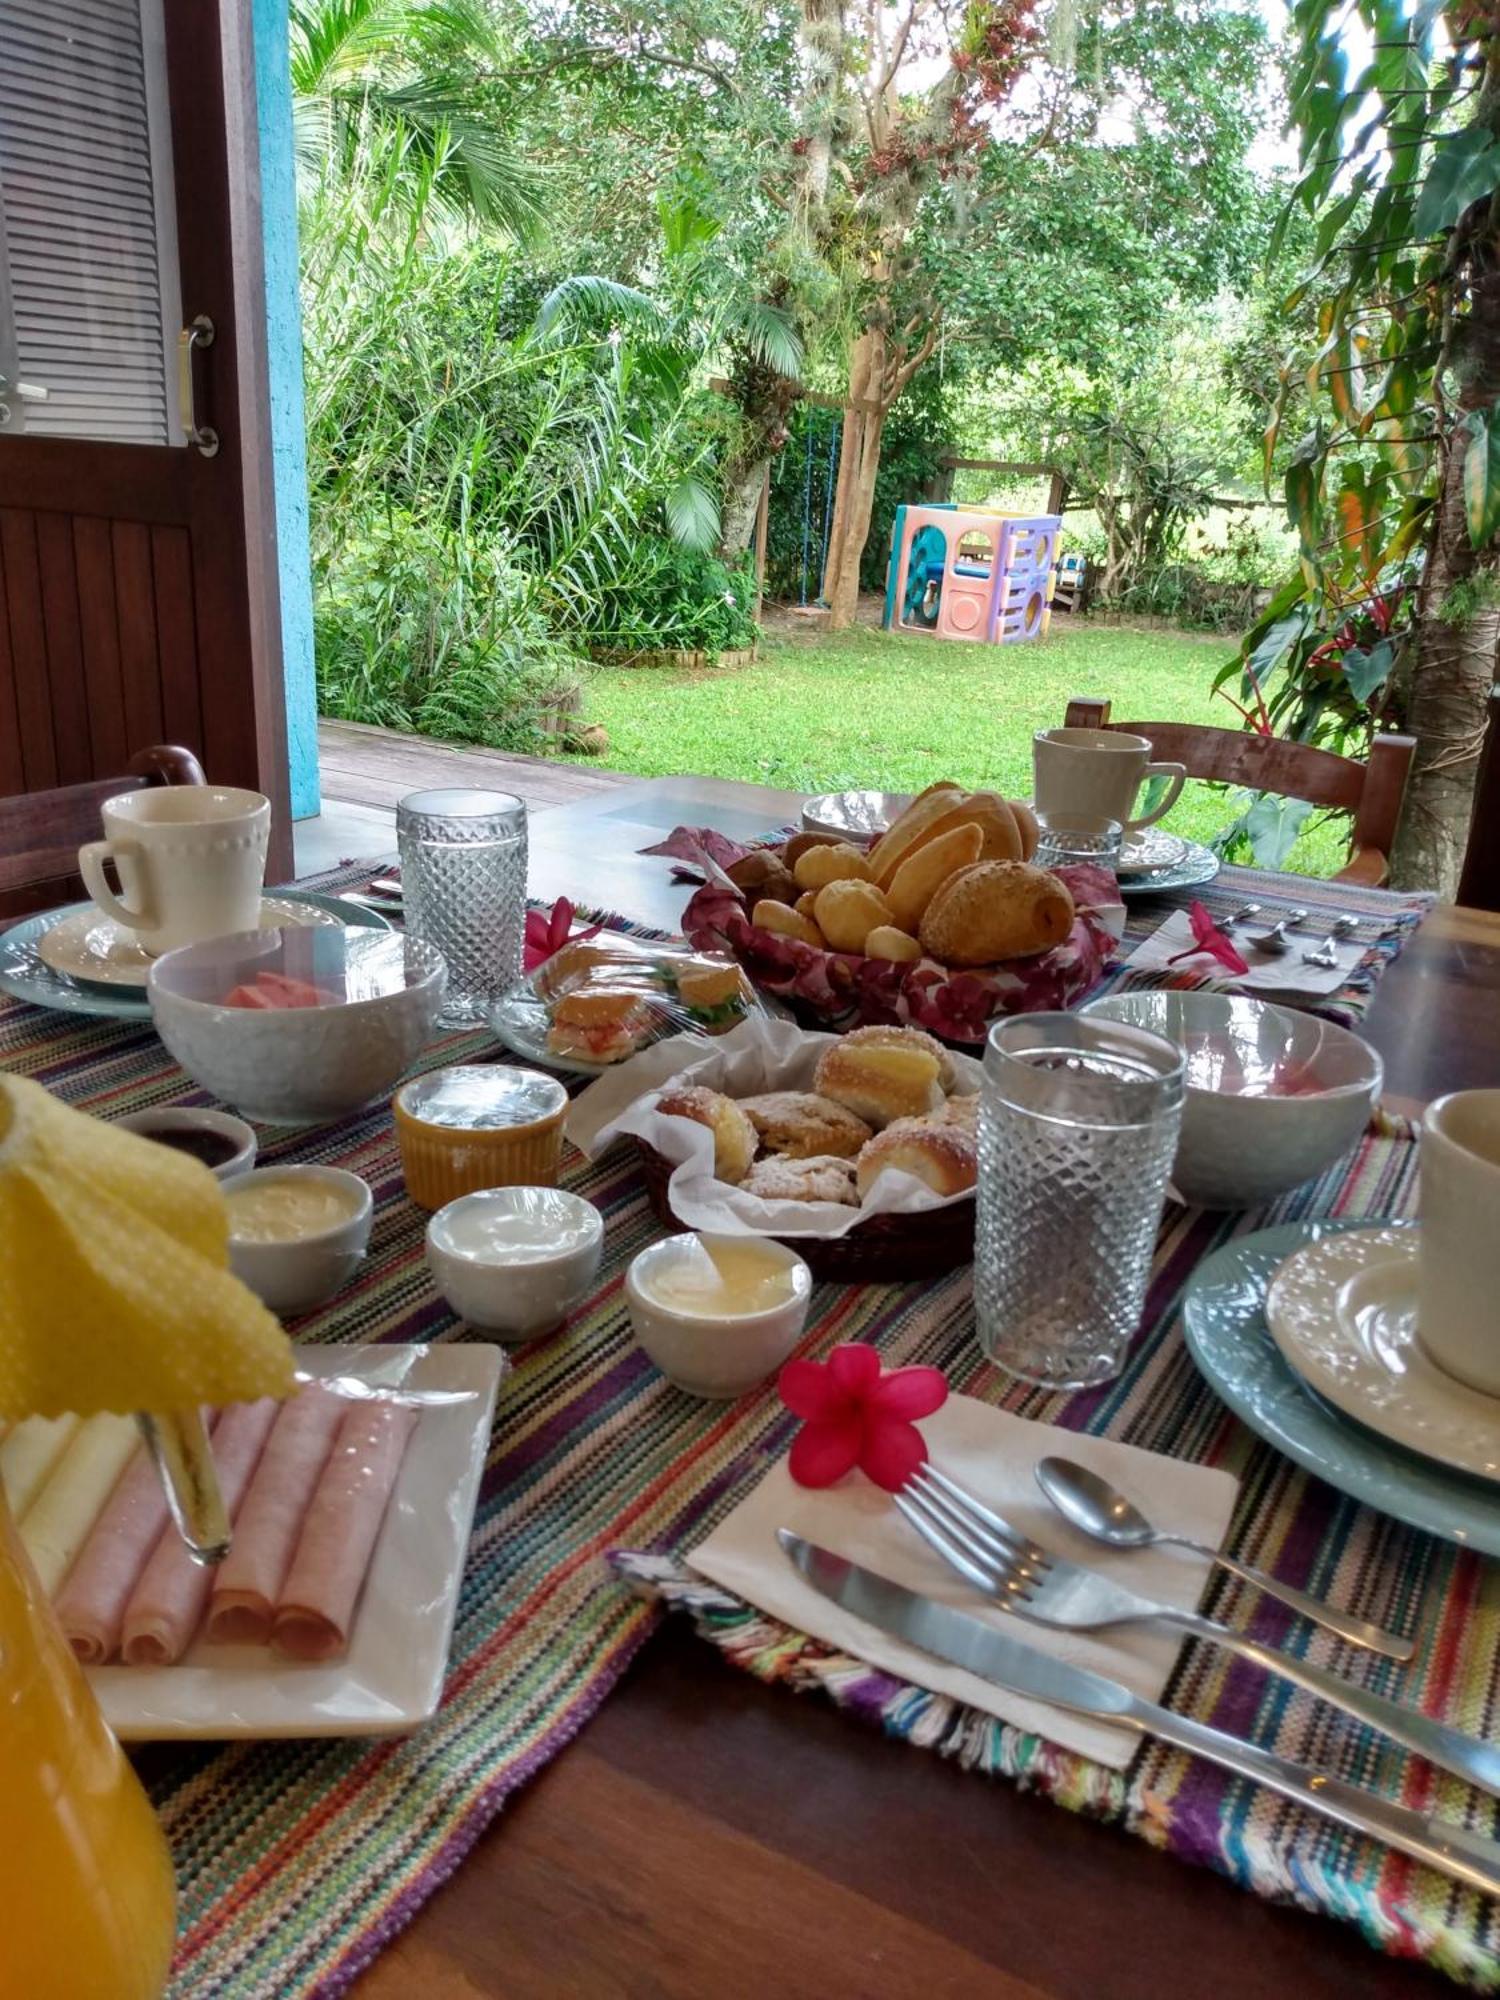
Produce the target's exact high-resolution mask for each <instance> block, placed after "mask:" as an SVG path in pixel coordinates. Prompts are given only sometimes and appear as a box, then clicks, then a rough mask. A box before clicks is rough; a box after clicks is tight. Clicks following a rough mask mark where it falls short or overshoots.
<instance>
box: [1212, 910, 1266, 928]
mask: <svg viewBox="0 0 1500 2000" xmlns="http://www.w3.org/2000/svg"><path fill="white" fill-rule="evenodd" d="M1259 915H1260V904H1259V903H1242V904H1241V905H1240V907H1239V908H1238V909H1237V910H1236V911H1235V912H1234V914H1233V916H1229V917H1225V918H1224V920H1223V922H1222V923H1220V924H1218V925H1216V926H1215V928H1216V929H1218V930H1221V931H1225V932H1228V931H1230V930H1232V929H1233V928H1234V926H1235V925H1236V924H1248V923H1249V921H1250V919H1251V918H1252V917H1258V916H1259Z"/></svg>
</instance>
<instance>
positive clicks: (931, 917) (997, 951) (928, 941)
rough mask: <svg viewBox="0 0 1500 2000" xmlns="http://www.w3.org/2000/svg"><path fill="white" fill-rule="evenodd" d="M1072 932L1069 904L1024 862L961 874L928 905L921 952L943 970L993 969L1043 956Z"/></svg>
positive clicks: (1043, 873)
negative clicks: (1015, 960) (1014, 960)
mask: <svg viewBox="0 0 1500 2000" xmlns="http://www.w3.org/2000/svg"><path fill="white" fill-rule="evenodd" d="M1072 928H1073V898H1072V897H1071V896H1070V895H1069V894H1068V891H1067V889H1066V887H1065V886H1064V885H1063V884H1062V883H1061V882H1059V881H1058V879H1057V877H1056V876H1055V875H1052V874H1049V873H1048V871H1047V870H1046V869H1045V868H1033V867H1032V866H1031V864H1030V863H1029V862H1025V861H977V862H975V864H974V865H973V867H972V868H961V869H960V870H959V872H958V873H957V874H956V875H951V876H949V878H948V880H947V881H946V882H945V883H944V884H943V886H942V888H941V889H939V890H938V892H937V894H936V895H935V896H934V897H933V899H932V901H931V902H930V903H929V904H928V905H927V914H926V915H925V916H924V917H923V919H922V928H921V932H920V936H921V940H922V946H923V949H924V950H926V951H929V952H931V954H932V956H933V957H934V958H936V959H938V960H940V961H941V963H942V964H944V965H955V966H967V965H994V964H996V963H997V962H998V961H999V960H1001V959H1006V958H1026V957H1028V956H1029V955H1030V954H1031V953H1032V952H1038V951H1047V950H1049V949H1050V948H1051V946H1053V945H1055V944H1061V942H1062V940H1063V939H1064V938H1065V937H1066V936H1067V935H1068V932H1069V931H1070V930H1071V929H1072Z"/></svg>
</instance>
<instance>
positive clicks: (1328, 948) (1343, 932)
mask: <svg viewBox="0 0 1500 2000" xmlns="http://www.w3.org/2000/svg"><path fill="white" fill-rule="evenodd" d="M1358 929H1359V918H1358V917H1335V918H1334V920H1333V922H1332V923H1331V924H1330V925H1329V926H1328V935H1327V937H1326V938H1324V940H1323V942H1322V943H1321V944H1320V945H1319V946H1318V947H1317V949H1316V950H1315V951H1305V952H1303V954H1302V963H1303V964H1304V965H1321V966H1322V967H1323V968H1324V970H1325V971H1329V972H1331V971H1332V970H1333V968H1334V966H1336V965H1337V964H1338V962H1339V955H1338V953H1337V952H1336V951H1335V950H1334V946H1335V945H1336V944H1337V943H1338V941H1339V939H1340V938H1341V937H1348V936H1349V935H1350V933H1351V932H1353V931H1357V930H1358Z"/></svg>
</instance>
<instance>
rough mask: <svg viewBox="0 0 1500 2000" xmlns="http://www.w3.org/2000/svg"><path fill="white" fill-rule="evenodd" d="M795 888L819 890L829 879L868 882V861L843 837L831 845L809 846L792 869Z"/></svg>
mask: <svg viewBox="0 0 1500 2000" xmlns="http://www.w3.org/2000/svg"><path fill="white" fill-rule="evenodd" d="M792 873H793V875H794V876H795V877H796V879H797V887H798V888H799V889H822V888H824V887H825V886H826V885H827V884H828V883H829V882H868V881H869V879H870V864H869V862H868V861H866V859H865V857H864V855H863V854H862V853H861V852H860V850H859V849H858V848H857V847H853V846H851V845H850V843H849V842H848V841H847V840H840V841H836V842H835V843H834V844H833V846H832V847H809V848H808V850H807V852H806V853H805V854H799V855H798V857H797V865H796V867H795V868H793V870H792Z"/></svg>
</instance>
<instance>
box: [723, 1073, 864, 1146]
mask: <svg viewBox="0 0 1500 2000" xmlns="http://www.w3.org/2000/svg"><path fill="white" fill-rule="evenodd" d="M737 1102H738V1104H739V1107H740V1109H741V1111H743V1112H744V1114H745V1116H746V1117H747V1118H748V1119H749V1120H750V1123H751V1124H752V1125H753V1126H754V1127H755V1129H756V1132H757V1133H758V1134H759V1136H760V1142H761V1144H762V1145H763V1146H764V1147H765V1149H766V1151H767V1152H770V1153H779V1154H780V1155H781V1156H782V1157H783V1158H784V1159H788V1160H812V1159H817V1158H818V1157H819V1156H824V1157H826V1156H829V1155H832V1156H833V1157H834V1158H836V1159H843V1160H852V1159H853V1158H854V1155H855V1154H856V1153H857V1152H858V1151H859V1149H860V1147H861V1146H862V1145H863V1144H864V1143H865V1141H866V1139H868V1138H869V1136H870V1128H869V1126H868V1125H867V1124H866V1123H865V1121H864V1120H863V1118H856V1117H855V1115H854V1113H853V1112H852V1111H846V1110H845V1109H844V1107H843V1105H842V1104H835V1103H834V1101H833V1099H832V1098H831V1097H819V1096H818V1095H817V1094H816V1092H814V1091H811V1090H767V1091H764V1092H762V1093H761V1095H760V1096H758V1097H741V1098H739V1099H737Z"/></svg>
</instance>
